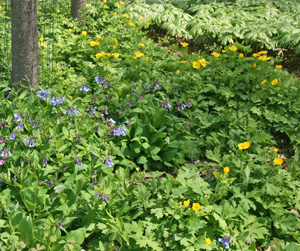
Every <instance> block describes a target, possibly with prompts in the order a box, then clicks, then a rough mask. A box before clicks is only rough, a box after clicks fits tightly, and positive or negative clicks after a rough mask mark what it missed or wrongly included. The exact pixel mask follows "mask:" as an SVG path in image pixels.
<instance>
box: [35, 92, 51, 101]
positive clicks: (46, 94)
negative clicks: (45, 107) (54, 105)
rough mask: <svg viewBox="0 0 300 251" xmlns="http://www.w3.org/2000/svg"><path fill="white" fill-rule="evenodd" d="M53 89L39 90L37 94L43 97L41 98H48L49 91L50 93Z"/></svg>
mask: <svg viewBox="0 0 300 251" xmlns="http://www.w3.org/2000/svg"><path fill="white" fill-rule="evenodd" d="M50 92H51V90H49V89H45V90H42V91H37V93H36V95H37V96H38V97H39V98H40V99H41V100H46V98H47V97H49V95H48V93H50Z"/></svg>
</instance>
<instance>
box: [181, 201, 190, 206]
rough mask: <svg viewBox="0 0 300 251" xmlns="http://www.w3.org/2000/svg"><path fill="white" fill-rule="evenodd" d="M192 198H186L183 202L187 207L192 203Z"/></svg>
mask: <svg viewBox="0 0 300 251" xmlns="http://www.w3.org/2000/svg"><path fill="white" fill-rule="evenodd" d="M190 203H191V202H190V200H185V201H184V202H183V205H184V206H185V207H188V206H189V205H190Z"/></svg>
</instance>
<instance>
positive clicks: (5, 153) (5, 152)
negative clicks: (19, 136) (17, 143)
mask: <svg viewBox="0 0 300 251" xmlns="http://www.w3.org/2000/svg"><path fill="white" fill-rule="evenodd" d="M1 150H3V151H2V152H1V154H0V157H1V158H3V159H6V158H7V157H8V156H9V157H12V156H13V155H12V153H11V152H10V151H4V149H3V148H2V147H1Z"/></svg>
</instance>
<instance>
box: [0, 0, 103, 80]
mask: <svg viewBox="0 0 300 251" xmlns="http://www.w3.org/2000/svg"><path fill="white" fill-rule="evenodd" d="M100 1H101V2H103V1H105V0H89V1H83V2H84V5H83V4H82V3H81V5H80V8H82V7H83V8H84V7H85V4H94V3H95V4H96V3H97V2H100ZM74 2H76V1H74ZM71 3H72V4H71ZM75 7H76V8H77V7H78V6H75ZM75 7H74V3H73V1H72V0H0V81H8V82H10V83H13V82H20V78H22V81H21V83H23V84H25V85H26V82H27V85H28V82H30V84H31V85H35V84H36V85H38V84H39V83H41V82H47V83H52V79H51V76H52V74H51V71H52V70H53V69H54V67H55V55H54V46H55V45H54V43H55V41H54V37H55V34H54V32H55V23H56V22H58V19H59V18H60V17H59V16H60V15H64V16H66V17H71V16H73V12H72V11H74V8H75ZM78 8H79V7H78ZM78 19H79V20H80V18H78ZM81 20H82V21H83V22H84V21H85V20H84V19H81Z"/></svg>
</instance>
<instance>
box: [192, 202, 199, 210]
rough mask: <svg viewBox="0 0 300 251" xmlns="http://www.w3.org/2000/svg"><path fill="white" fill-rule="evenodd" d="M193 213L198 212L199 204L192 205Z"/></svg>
mask: <svg viewBox="0 0 300 251" xmlns="http://www.w3.org/2000/svg"><path fill="white" fill-rule="evenodd" d="M192 208H193V209H194V210H195V211H199V210H200V204H199V203H193V207H192Z"/></svg>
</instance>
